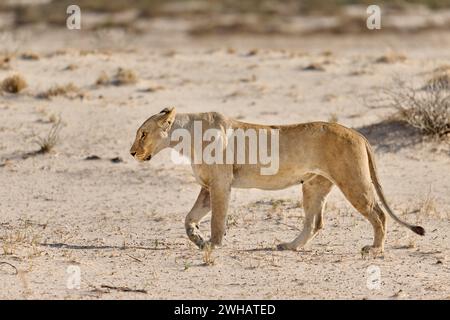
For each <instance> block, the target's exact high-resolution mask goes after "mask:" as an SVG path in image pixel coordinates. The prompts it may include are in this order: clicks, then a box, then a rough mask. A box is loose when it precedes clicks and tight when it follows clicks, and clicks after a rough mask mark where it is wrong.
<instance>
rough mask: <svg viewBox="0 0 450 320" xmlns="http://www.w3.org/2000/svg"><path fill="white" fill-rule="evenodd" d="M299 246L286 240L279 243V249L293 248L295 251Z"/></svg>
mask: <svg viewBox="0 0 450 320" xmlns="http://www.w3.org/2000/svg"><path fill="white" fill-rule="evenodd" d="M296 249H297V248H295V247H293V246H292V244H290V243H289V242H285V243H280V244H279V245H277V250H280V251H282V250H293V251H295V250H296Z"/></svg>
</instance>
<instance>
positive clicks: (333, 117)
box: [328, 112, 339, 123]
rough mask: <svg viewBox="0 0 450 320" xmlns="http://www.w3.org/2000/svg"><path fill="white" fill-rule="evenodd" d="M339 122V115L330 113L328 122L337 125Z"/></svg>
mask: <svg viewBox="0 0 450 320" xmlns="http://www.w3.org/2000/svg"><path fill="white" fill-rule="evenodd" d="M338 121H339V117H338V115H337V113H335V112H332V113H330V116H329V117H328V122H332V123H337V122H338Z"/></svg>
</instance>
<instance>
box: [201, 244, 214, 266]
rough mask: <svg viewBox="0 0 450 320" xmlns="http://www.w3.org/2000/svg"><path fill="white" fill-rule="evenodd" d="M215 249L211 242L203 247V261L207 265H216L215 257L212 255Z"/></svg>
mask: <svg viewBox="0 0 450 320" xmlns="http://www.w3.org/2000/svg"><path fill="white" fill-rule="evenodd" d="M212 253H213V249H212V246H211V245H210V244H207V245H205V247H204V248H203V263H204V265H205V266H211V265H214V263H215V259H214V258H213V256H212Z"/></svg>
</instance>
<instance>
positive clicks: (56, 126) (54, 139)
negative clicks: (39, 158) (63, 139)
mask: <svg viewBox="0 0 450 320" xmlns="http://www.w3.org/2000/svg"><path fill="white" fill-rule="evenodd" d="M61 127H62V123H61V119H58V121H56V122H55V123H53V125H52V127H51V128H50V131H49V132H48V134H47V135H46V136H45V137H43V138H42V137H36V139H35V143H36V144H38V145H39V150H38V151H37V153H48V152H50V151H51V150H52V149H53V147H54V146H55V145H56V144H57V143H58V141H59V132H60V130H61Z"/></svg>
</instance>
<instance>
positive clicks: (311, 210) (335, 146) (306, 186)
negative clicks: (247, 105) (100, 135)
mask: <svg viewBox="0 0 450 320" xmlns="http://www.w3.org/2000/svg"><path fill="white" fill-rule="evenodd" d="M194 122H201V124H202V128H203V129H202V130H207V129H210V128H215V129H217V130H219V131H222V132H223V131H225V130H227V129H230V128H231V129H244V130H246V129H254V130H256V131H258V130H261V129H265V130H271V129H277V130H279V131H278V133H279V168H278V171H277V172H276V173H275V174H273V175H262V174H261V173H260V167H261V164H259V163H256V164H236V163H232V164H230V163H224V164H205V163H200V164H195V163H194V162H193V161H191V163H192V164H191V165H192V169H193V172H194V175H195V178H196V180H197V182H198V183H199V184H200V185H201V190H200V194H199V195H198V198H197V201H196V202H195V204H194V206H193V208H192V209H191V211H190V212H189V213H188V214H187V216H186V220H185V228H186V233H187V235H188V237H189V239H190V240H191V241H193V242H194V243H195V244H196V245H197V246H198V247H199V248H203V247H205V245H210V246H212V247H214V246H217V245H220V244H221V243H222V238H223V236H224V234H225V220H226V219H225V218H226V214H227V209H228V202H229V199H230V191H231V188H232V187H234V188H259V189H264V190H279V189H283V188H287V187H289V186H292V185H296V184H302V190H303V208H304V211H305V220H304V227H303V230H302V232H301V233H300V235H299V236H298V237H297V238H295V239H294V240H293V241H292V242H287V243H281V244H279V245H278V249H280V250H283V249H289V250H296V249H298V248H301V247H303V246H304V245H306V244H307V243H308V242H309V241H310V240H311V239H312V238H313V237H314V236H315V235H316V234H317V232H318V231H319V230H320V229H321V228H322V226H323V208H324V205H325V201H326V197H327V195H328V194H329V193H330V191H331V188H332V187H333V185H336V186H338V188H339V189H340V190H341V191H342V193H343V194H344V196H345V197H346V198H347V200H348V201H350V203H351V204H352V205H353V206H354V207H355V209H356V210H358V211H359V212H360V213H361V214H362V215H363V216H364V217H366V218H367V219H368V220H369V222H370V223H371V224H372V227H373V230H374V241H373V244H372V246H365V247H364V248H363V249H362V252H364V253H370V252H371V253H374V254H379V253H382V252H383V249H384V241H385V236H386V216H385V214H384V212H383V210H382V209H381V207H380V206H379V205H378V203H377V201H376V195H375V192H376V194H377V195H378V198H379V199H380V200H381V203H382V204H383V206H384V208H385V209H386V210H387V212H388V213H389V215H390V216H391V217H392V218H393V219H394V220H395V221H396V222H398V223H399V224H401V225H403V226H405V227H407V228H409V229H411V230H412V231H414V232H415V233H417V234H419V235H424V234H425V230H424V229H423V228H422V227H420V226H414V225H411V224H409V223H407V222H404V221H402V220H401V219H400V218H398V217H397V216H396V215H395V214H394V213H393V212H392V210H391V209H390V208H389V206H388V204H387V202H386V199H385V197H384V194H383V191H382V189H381V185H380V183H379V180H378V177H377V170H376V166H375V160H374V155H373V151H372V149H371V147H370V145H369V142H368V141H367V140H366V138H364V137H363V136H362V135H361V134H360V133H358V132H356V131H355V130H352V129H349V128H346V127H344V126H341V125H339V124H336V123H326V122H311V123H301V124H292V125H282V126H265V125H258V124H250V123H245V122H241V121H237V120H234V119H230V118H227V117H225V116H223V115H221V114H219V113H216V112H208V113H187V114H177V113H176V111H175V108H170V109H167V108H166V109H164V110H162V111H161V112H160V113H158V114H155V115H153V116H151V117H150V118H149V119H147V120H146V121H145V122H144V123H143V124H142V125H141V126H140V128H139V129H138V130H137V133H136V139H135V141H134V143H133V145H132V147H131V150H130V153H131V155H132V156H133V157H134V158H135V159H136V160H139V161H148V160H150V159H151V158H152V157H154V156H155V155H156V154H157V153H158V152H160V151H161V150H163V149H165V148H167V147H172V148H173V147H174V146H175V145H176V144H177V143H178V141H172V139H171V138H170V137H171V134H172V133H173V132H174V130H176V129H185V130H188V131H189V132H191V134H193V132H192V131H193V127H194V126H193V123H194ZM233 143H234V142H233ZM202 147H204V145H202ZM191 148H192V149H194V146H193V145H192V146H191ZM269 148H270V146H269ZM193 153H195V151H194V150H193ZM192 156H193V155H192ZM191 160H192V159H191ZM210 210H212V218H211V238H210V240H209V241H205V240H204V237H203V236H202V234H201V232H200V231H199V229H198V224H199V222H200V220H201V219H202V218H203V217H204V216H205V215H206V214H207V213H208V212H209V211H210Z"/></svg>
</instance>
